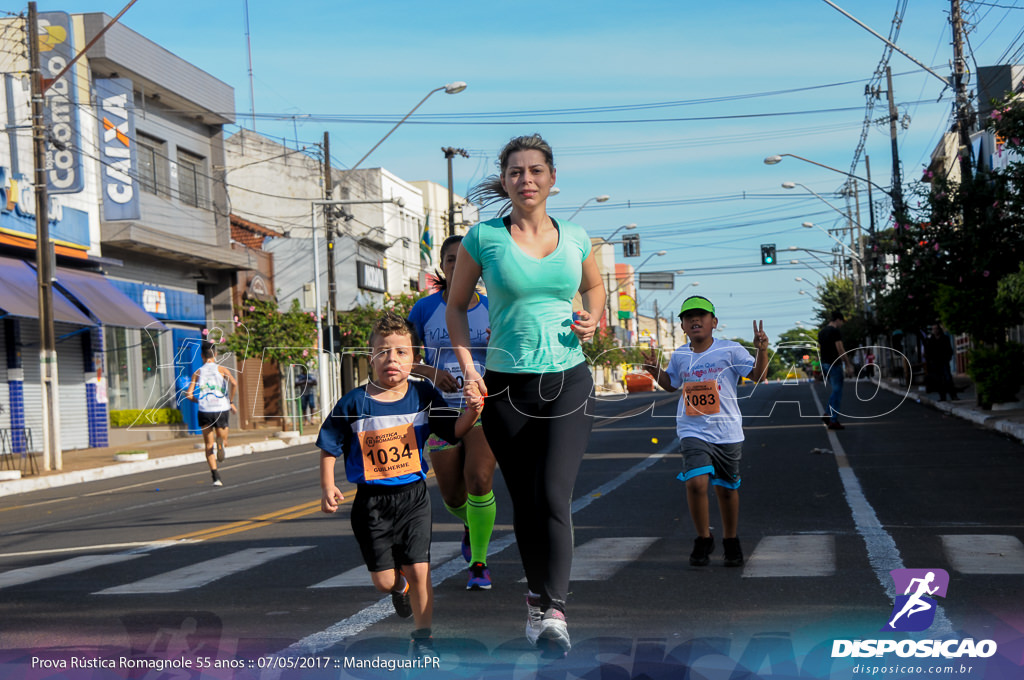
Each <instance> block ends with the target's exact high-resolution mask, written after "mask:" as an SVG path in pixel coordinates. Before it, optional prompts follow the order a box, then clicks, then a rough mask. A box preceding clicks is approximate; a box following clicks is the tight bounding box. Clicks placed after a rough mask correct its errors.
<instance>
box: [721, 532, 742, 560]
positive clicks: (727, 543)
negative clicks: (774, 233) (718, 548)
mask: <svg viewBox="0 0 1024 680" xmlns="http://www.w3.org/2000/svg"><path fill="white" fill-rule="evenodd" d="M722 550H723V551H724V552H725V566H727V567H742V566H743V548H741V547H740V539H739V537H738V536H737V537H736V538H723V539H722Z"/></svg>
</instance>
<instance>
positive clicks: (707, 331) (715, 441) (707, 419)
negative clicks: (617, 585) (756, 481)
mask: <svg viewBox="0 0 1024 680" xmlns="http://www.w3.org/2000/svg"><path fill="white" fill-rule="evenodd" d="M679 320H680V321H681V322H682V329H683V332H685V333H686V335H687V336H688V337H689V340H690V342H689V343H688V344H685V345H682V346H681V347H679V348H678V349H676V350H675V351H674V352H672V356H671V358H670V359H669V362H668V368H665V369H662V368H661V365H660V361H659V360H658V358H657V355H656V353H655V352H651V353H650V354H645V355H644V360H645V361H646V362H647V363H645V364H643V369H644V370H646V371H647V372H648V373H650V374H651V375H652V376H654V378H655V379H656V380H657V381H658V384H659V385H661V387H662V388H663V389H665V390H666V391H668V392H674V391H675V390H677V389H679V388H680V387H681V388H682V389H683V395H682V397H681V398H680V399H679V406H678V409H677V411H676V435H677V436H678V437H679V448H680V451H681V453H682V454H683V472H681V473H680V474H679V479H681V480H682V481H683V482H685V483H686V503H687V505H688V507H689V510H690V518H691V519H692V520H693V525H694V527H695V528H696V530H697V538H696V540H694V542H693V552H692V553H691V554H690V564H691V565H693V566H695V567H703V566H706V565H707V564H708V563H709V562H710V555H711V553H712V551H713V550H714V548H715V539H714V536H712V535H711V526H710V523H709V512H708V483H709V481H710V484H711V485H712V486H713V487H714V489H715V495H716V496H717V498H718V509H719V512H720V513H721V515H722V548H723V550H724V552H725V566H727V567H738V566H740V565H742V564H743V550H742V548H741V547H740V539H739V537H738V536H737V529H738V526H739V514H740V497H739V487H740V481H741V480H740V453H741V450H742V447H743V415H742V414H741V413H740V407H739V403H738V402H737V400H736V385H737V384H738V383H739V381H740V378H750V379H751V380H754V381H755V382H760V381H762V380H764V378H765V374H766V373H767V371H768V336H767V335H765V332H764V322H763V321H761V322H760V323H759V322H756V321H755V322H754V347H756V348H757V355H756V357H752V356H750V352H749V351H748V350H747V349H746V348H745V347H744V346H743V345H741V344H739V343H738V342H733V341H732V340H723V339H721V338H715V337H713V335H712V334H713V333H714V330H715V329H716V328H717V327H718V317H716V316H715V306H714V305H713V304H711V302H710V301H709V300H708V299H707V298H705V297H701V296H699V295H694V296H692V297H689V298H687V299H686V300H684V301H683V305H682V307H681V308H680V309H679Z"/></svg>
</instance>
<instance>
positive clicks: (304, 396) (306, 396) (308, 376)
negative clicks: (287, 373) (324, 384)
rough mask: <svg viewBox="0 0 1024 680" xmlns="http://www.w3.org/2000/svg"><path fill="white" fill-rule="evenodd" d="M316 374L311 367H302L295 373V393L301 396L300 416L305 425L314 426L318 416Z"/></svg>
mask: <svg viewBox="0 0 1024 680" xmlns="http://www.w3.org/2000/svg"><path fill="white" fill-rule="evenodd" d="M316 384H317V377H316V373H314V372H313V370H311V369H310V367H309V366H301V367H299V368H298V369H297V370H296V371H295V391H296V392H297V393H298V394H299V414H300V415H301V417H302V421H303V423H305V424H306V425H312V424H313V416H315V415H316Z"/></svg>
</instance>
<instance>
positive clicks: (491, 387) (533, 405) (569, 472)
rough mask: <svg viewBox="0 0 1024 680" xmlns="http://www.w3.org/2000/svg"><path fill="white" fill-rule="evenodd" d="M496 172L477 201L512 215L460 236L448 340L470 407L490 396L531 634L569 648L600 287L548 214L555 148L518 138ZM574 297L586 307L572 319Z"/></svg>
mask: <svg viewBox="0 0 1024 680" xmlns="http://www.w3.org/2000/svg"><path fill="white" fill-rule="evenodd" d="M498 165H499V168H500V170H501V174H500V175H498V176H495V177H491V178H488V179H487V180H484V183H483V184H482V185H481V186H479V187H477V189H476V190H474V195H475V197H476V198H477V199H478V200H475V201H474V202H476V203H478V204H481V205H487V204H488V203H493V202H495V201H497V200H500V201H508V202H509V203H510V204H511V212H510V214H508V215H507V216H505V217H504V218H502V217H498V218H496V219H492V220H488V221H486V222H481V223H479V224H477V225H475V226H473V227H472V228H471V229H470V230H469V232H468V233H467V234H466V237H465V238H464V239H463V241H462V245H461V247H460V249H459V256H458V265H457V266H456V268H455V273H454V275H453V277H452V281H451V284H450V286H449V295H448V314H447V320H448V332H449V334H450V336H451V344H452V348H453V349H454V351H455V355H456V357H457V358H458V361H459V365H460V366H461V368H462V374H463V377H464V382H463V393H464V395H465V397H466V399H467V401H473V400H478V399H480V398H481V397H482V396H486V402H485V406H484V410H483V414H482V416H481V419H482V421H483V424H484V434H486V435H487V441H488V442H490V444H491V449H492V450H493V451H494V455H495V457H496V458H497V460H498V465H500V466H501V474H502V477H504V479H505V484H506V486H507V487H508V491H509V494H510V495H511V497H512V511H513V526H514V528H515V535H516V542H517V544H518V546H519V554H520V557H521V559H522V562H523V569H524V571H525V572H526V581H527V584H528V586H529V593H528V594H527V600H526V603H527V621H526V637H527V639H528V640H529V641H530V643H532V644H536V643H537V641H538V640H540V639H546V640H550V641H553V642H555V643H557V644H558V645H559V646H561V648H562V649H563V650H565V651H568V650H569V647H570V640H569V632H568V628H567V626H566V619H565V600H566V596H567V595H568V591H569V572H570V568H571V566H572V549H573V538H572V513H571V510H570V503H571V501H572V489H573V485H574V484H575V482H576V474H577V472H578V471H579V467H580V463H581V461H582V460H583V452H584V451H585V450H586V448H587V441H588V439H589V437H590V429H591V426H592V424H593V418H592V416H591V415H590V414H591V413H592V410H590V409H588V405H589V403H590V401H591V399H592V396H591V395H592V393H593V387H594V381H593V376H592V374H591V372H590V367H589V366H588V365H587V361H586V357H585V356H584V354H583V350H582V349H581V347H580V343H581V342H585V341H587V340H590V339H591V338H592V337H593V335H594V331H595V329H596V328H597V323H598V321H599V319H600V317H601V313H602V311H603V308H604V302H605V290H604V285H603V284H602V282H601V275H600V273H599V272H598V268H597V264H596V263H595V262H594V258H593V256H592V255H591V252H590V237H589V236H588V235H587V233H586V231H584V230H583V228H582V227H580V226H578V225H575V224H572V223H570V222H558V221H556V220H555V219H553V218H552V217H551V216H550V215H548V213H547V198H548V195H549V194H550V192H551V188H552V187H553V186H554V184H555V163H554V155H553V153H552V151H551V147H550V146H549V145H548V143H547V142H545V141H544V140H543V139H542V138H541V137H540V136H539V135H531V136H525V137H516V138H514V139H512V140H511V141H510V142H509V143H508V144H506V145H505V147H504V148H503V149H502V150H501V153H500V154H499V156H498ZM479 199H483V200H479ZM503 212H504V210H502V211H500V212H499V215H500V214H502V213H503ZM481 276H483V279H484V283H485V284H486V286H487V294H488V296H489V297H490V307H489V309H490V324H491V337H490V343H489V344H488V348H487V363H486V366H487V372H486V373H485V374H484V375H483V377H481V375H480V373H479V371H478V370H477V369H476V367H475V362H474V359H473V355H472V352H471V348H472V347H473V344H474V343H473V342H472V338H471V335H470V323H469V319H468V312H469V309H470V306H471V304H472V301H473V293H474V287H475V286H476V282H477V279H478V278H480V277H481ZM577 292H579V293H580V295H581V298H582V306H583V309H582V310H580V311H577V312H575V313H574V311H573V299H574V297H575V295H576V293H577Z"/></svg>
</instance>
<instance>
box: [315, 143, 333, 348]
mask: <svg viewBox="0 0 1024 680" xmlns="http://www.w3.org/2000/svg"><path fill="white" fill-rule="evenodd" d="M324 198H325V199H327V200H328V201H333V200H334V182H333V178H332V177H331V137H330V134H329V133H327V132H324ZM324 231H325V233H326V235H327V351H328V352H333V351H334V325H335V324H336V323H337V319H336V318H335V317H336V316H337V310H338V306H337V305H338V284H337V282H336V281H335V279H334V206H332V205H325V206H324ZM313 238H316V234H313ZM319 312H320V310H317V313H319Z"/></svg>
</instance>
